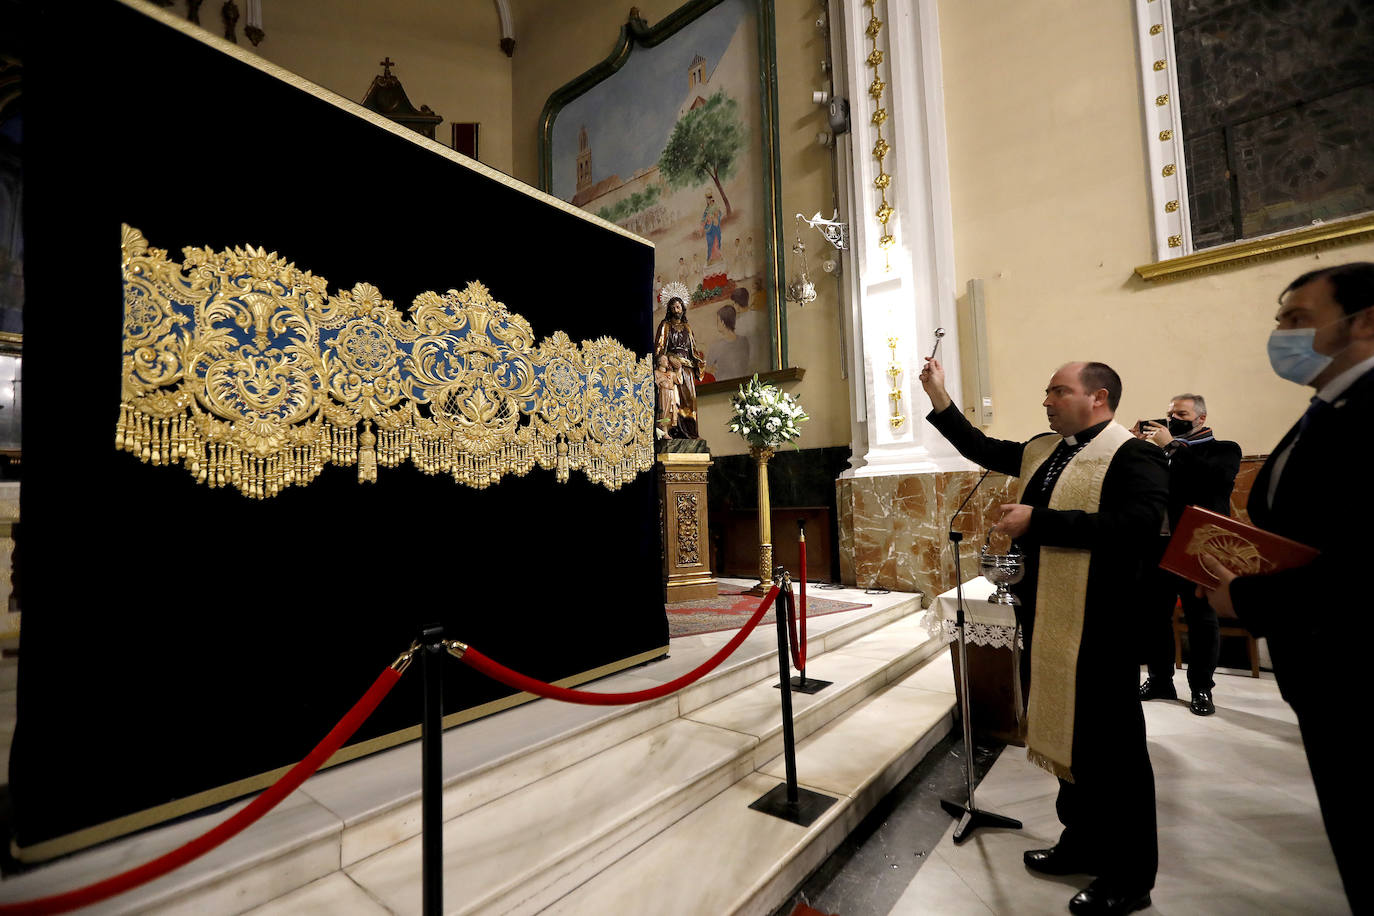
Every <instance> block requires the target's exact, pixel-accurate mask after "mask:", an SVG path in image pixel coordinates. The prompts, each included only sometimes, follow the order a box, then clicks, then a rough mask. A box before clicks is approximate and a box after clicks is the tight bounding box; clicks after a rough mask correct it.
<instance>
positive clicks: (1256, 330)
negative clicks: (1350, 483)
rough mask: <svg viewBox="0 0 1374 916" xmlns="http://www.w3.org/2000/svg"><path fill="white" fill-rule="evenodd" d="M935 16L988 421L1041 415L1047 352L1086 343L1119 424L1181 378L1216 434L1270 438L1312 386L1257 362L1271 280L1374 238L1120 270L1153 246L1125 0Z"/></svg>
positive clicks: (1371, 254) (1150, 408) (1256, 440)
mask: <svg viewBox="0 0 1374 916" xmlns="http://www.w3.org/2000/svg"><path fill="white" fill-rule="evenodd" d="M940 33H941V36H940V37H941V51H942V54H943V59H944V75H945V94H946V95H945V107H946V118H947V126H948V131H949V151H950V172H951V185H952V196H953V205H954V233H955V258H956V268H957V272H958V281H957V282H958V284H959V287H960V289H962V288H963V286H964V284H965V282H966V281H967V280H968V279H969V278H971V277H982V278H983V279H984V280H985V281H986V299H987V312H988V336H989V350H990V356H991V360H990V363H991V372H992V379H991V381H992V393H993V397H994V406H995V409H996V418H995V423H994V425H993V426H992V427H991V429H990V430H989V432H990V433H992V434H993V435H998V436H1003V437H1008V438H1023V437H1026V436H1028V435H1031V434H1033V433H1035V432H1038V431H1042V430H1044V429H1046V426H1045V421H1044V414H1043V411H1042V409H1041V407H1040V401H1041V398H1042V396H1043V395H1042V393H1041V392H1042V391H1043V389H1044V387H1045V382H1046V381H1047V380H1048V378H1049V376H1050V375H1051V373H1052V372H1053V370H1054V368H1055V367H1056V366H1058V365H1059V364H1061V363H1064V362H1067V361H1069V360H1073V359H1099V360H1103V361H1105V362H1107V363H1110V364H1111V365H1112V366H1113V367H1114V368H1116V369H1117V371H1119V372H1120V373H1121V375H1122V378H1123V380H1124V384H1125V396H1124V398H1123V400H1122V405H1121V409H1120V412H1119V415H1118V418H1119V419H1122V420H1124V421H1125V422H1126V424H1127V425H1130V423H1132V422H1134V421H1135V420H1136V419H1139V418H1141V417H1158V416H1162V413H1163V409H1164V408H1165V407H1166V406H1167V403H1168V399H1169V397H1170V395H1173V394H1177V393H1179V392H1181V391H1186V390H1193V391H1197V392H1198V393H1201V394H1203V395H1204V396H1206V398H1207V403H1208V408H1209V410H1210V412H1211V415H1210V417H1209V420H1210V422H1212V423H1213V424H1214V426H1215V428H1216V430H1217V433H1218V434H1219V435H1221V436H1222V437H1224V438H1229V439H1235V440H1236V441H1238V442H1239V443H1240V444H1241V447H1242V449H1243V450H1244V451H1245V453H1246V454H1257V453H1264V452H1268V451H1269V450H1270V449H1271V448H1272V446H1273V444H1274V443H1275V442H1277V441H1278V439H1279V437H1280V436H1281V435H1282V434H1283V432H1284V431H1285V430H1286V429H1287V428H1288V427H1289V426H1290V425H1291V424H1292V422H1293V421H1294V420H1295V419H1296V418H1297V416H1298V415H1299V414H1300V413H1301V412H1302V409H1303V407H1304V405H1305V404H1306V401H1307V398H1308V397H1309V396H1310V395H1311V393H1312V392H1311V390H1310V389H1307V388H1300V387H1299V386H1297V385H1293V384H1290V383H1288V382H1284V381H1282V380H1280V379H1278V378H1277V377H1276V376H1275V375H1274V374H1273V372H1272V371H1270V369H1269V364H1268V361H1267V358H1266V356H1265V339H1266V337H1267V336H1268V333H1269V330H1270V328H1271V327H1272V325H1273V321H1272V319H1273V314H1274V312H1275V311H1276V305H1275V297H1276V296H1277V294H1278V292H1279V291H1280V290H1281V289H1282V288H1283V287H1284V286H1286V285H1287V283H1288V281H1289V280H1291V279H1292V278H1294V277H1296V276H1297V275H1298V274H1300V273H1302V272H1304V271H1306V270H1310V269H1313V268H1315V267H1319V266H1326V265H1331V264H1338V263H1342V262H1344V261H1352V260H1374V244H1361V245H1351V246H1345V247H1342V248H1338V249H1333V250H1328V251H1324V252H1320V253H1318V254H1315V255H1314V254H1307V255H1297V256H1289V257H1285V258H1282V259H1278V260H1274V261H1269V262H1264V263H1261V264H1256V265H1252V266H1245V267H1239V268H1233V269H1229V270H1226V271H1224V272H1219V273H1215V274H1209V275H1203V276H1199V277H1194V278H1190V279H1184V280H1178V281H1156V282H1154V283H1145V282H1144V281H1141V280H1140V279H1138V278H1136V277H1135V276H1134V275H1133V274H1132V270H1133V268H1134V267H1135V266H1136V265H1137V264H1142V263H1147V262H1149V261H1151V260H1152V259H1153V255H1152V238H1151V224H1150V214H1149V208H1150V206H1151V204H1150V200H1149V189H1148V186H1147V178H1146V171H1145V146H1144V144H1145V142H1146V140H1145V135H1144V126H1143V119H1142V116H1141V110H1140V89H1139V85H1140V83H1139V76H1138V72H1137V61H1136V50H1135V41H1136V38H1135V20H1134V12H1133V9H1132V4H1131V3H1130V2H1125V0H1122V2H1117V3H1102V2H1099V0H1059V2H1055V3H1049V4H1043V3H1042V4H1026V3H1018V2H1012V0H995V2H982V3H969V2H967V0H943V2H941V3H940ZM994 62H995V63H994Z"/></svg>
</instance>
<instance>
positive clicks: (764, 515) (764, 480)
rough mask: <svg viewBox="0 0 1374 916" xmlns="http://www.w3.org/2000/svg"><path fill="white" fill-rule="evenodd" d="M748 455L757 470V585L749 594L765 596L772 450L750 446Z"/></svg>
mask: <svg viewBox="0 0 1374 916" xmlns="http://www.w3.org/2000/svg"><path fill="white" fill-rule="evenodd" d="M749 454H750V455H751V456H752V457H753V459H754V461H755V462H757V463H758V469H759V584H758V585H756V586H754V587H753V589H751V590H750V592H749V593H750V594H754V595H766V594H768V591H769V589H771V588H772V587H773V523H772V513H773V509H772V506H771V505H770V502H769V499H768V459H770V458H772V457H773V450H772V449H771V448H768V447H767V446H762V445H751V446H750V447H749Z"/></svg>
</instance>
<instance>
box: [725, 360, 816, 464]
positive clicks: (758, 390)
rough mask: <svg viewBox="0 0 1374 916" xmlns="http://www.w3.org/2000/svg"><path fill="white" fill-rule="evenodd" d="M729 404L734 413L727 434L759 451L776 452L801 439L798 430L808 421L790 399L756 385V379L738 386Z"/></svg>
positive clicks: (774, 390)
mask: <svg viewBox="0 0 1374 916" xmlns="http://www.w3.org/2000/svg"><path fill="white" fill-rule="evenodd" d="M730 404H731V406H732V407H734V409H735V413H734V417H733V418H732V419H731V420H730V432H732V433H739V434H740V435H741V436H743V437H744V439H745V441H746V442H748V443H749V444H750V445H754V446H758V447H760V448H777V447H778V446H779V445H781V444H782V443H784V442H790V441H791V440H793V439H796V438H797V437H798V436H800V435H801V430H800V429H798V427H799V426H800V425H801V424H802V423H803V422H804V421H806V420H808V419H810V417H808V416H807V415H806V411H804V410H802V409H801V405H800V404H798V403H797V402H796V401H795V400H794V399H793V397H792V395H790V394H787V393H786V392H784V391H781V390H779V389H778V387H777V386H776V385H766V384H764V383H763V382H760V381H759V377H758V376H757V375H755V376H754V377H753V378H752V379H750V380H749V381H747V382H745V383H744V384H743V385H740V386H739V391H737V392H736V393H735V394H734V395H732V396H731V397H730Z"/></svg>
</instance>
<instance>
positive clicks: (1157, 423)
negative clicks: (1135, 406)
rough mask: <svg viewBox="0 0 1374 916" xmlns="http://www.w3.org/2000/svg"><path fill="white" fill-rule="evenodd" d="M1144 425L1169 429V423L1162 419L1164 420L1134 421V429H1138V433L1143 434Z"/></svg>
mask: <svg viewBox="0 0 1374 916" xmlns="http://www.w3.org/2000/svg"><path fill="white" fill-rule="evenodd" d="M1146 423H1153V424H1154V425H1155V426H1162V427H1164V428H1165V429H1168V428H1169V421H1168V420H1167V419H1164V420H1136V421H1135V428H1136V429H1138V430H1140V431H1141V432H1142V433H1143V432H1145V424H1146Z"/></svg>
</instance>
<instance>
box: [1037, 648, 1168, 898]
mask: <svg viewBox="0 0 1374 916" xmlns="http://www.w3.org/2000/svg"><path fill="white" fill-rule="evenodd" d="M1080 664H1081V656H1080ZM1117 667H1118V668H1119V669H1120V670H1118V671H1113V672H1110V673H1107V672H1101V671H1086V672H1085V671H1083V670H1081V669H1080V671H1079V677H1078V685H1079V689H1078V695H1077V697H1076V700H1075V705H1076V712H1075V716H1074V742H1073V764H1072V766H1073V775H1074V780H1073V782H1068V781H1065V780H1063V779H1061V780H1060V781H1059V796H1058V798H1057V799H1056V800H1055V806H1054V807H1055V813H1056V814H1058V815H1059V822H1060V823H1061V824H1063V825H1064V831H1063V833H1061V834H1060V837H1059V845H1061V846H1063V847H1064V848H1065V849H1066V850H1068V851H1069V852H1070V853H1071V854H1072V855H1073V856H1074V857H1075V858H1078V857H1081V858H1083V859H1085V860H1086V861H1088V862H1089V863H1091V864H1092V865H1093V866H1094V867H1095V870H1096V873H1097V875H1098V877H1100V878H1103V879H1105V880H1109V881H1113V882H1116V883H1118V884H1119V885H1122V886H1125V887H1128V888H1131V889H1136V890H1144V889H1148V888H1152V887H1154V884H1155V874H1156V873H1157V872H1158V871H1159V830H1158V824H1157V821H1156V818H1155V775H1154V769H1153V768H1152V767H1151V766H1150V752H1149V749H1148V748H1147V747H1146V744H1145V714H1144V711H1143V710H1142V709H1141V706H1140V698H1139V694H1138V693H1137V690H1136V685H1137V682H1138V680H1139V677H1140V674H1139V668H1137V667H1135V666H1133V665H1125V666H1117Z"/></svg>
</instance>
